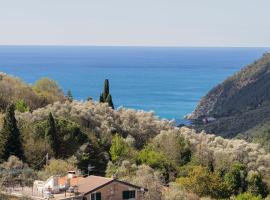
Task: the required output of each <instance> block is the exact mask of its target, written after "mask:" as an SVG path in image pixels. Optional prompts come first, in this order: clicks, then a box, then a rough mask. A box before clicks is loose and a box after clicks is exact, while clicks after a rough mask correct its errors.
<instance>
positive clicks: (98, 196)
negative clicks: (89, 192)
mask: <svg viewBox="0 0 270 200" xmlns="http://www.w3.org/2000/svg"><path fill="white" fill-rule="evenodd" d="M96 200H101V193H100V192H97V193H96Z"/></svg>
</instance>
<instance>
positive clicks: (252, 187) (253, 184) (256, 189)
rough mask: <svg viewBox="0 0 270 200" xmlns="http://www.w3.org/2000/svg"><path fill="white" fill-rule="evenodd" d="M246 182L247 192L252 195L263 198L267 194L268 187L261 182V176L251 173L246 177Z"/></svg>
mask: <svg viewBox="0 0 270 200" xmlns="http://www.w3.org/2000/svg"><path fill="white" fill-rule="evenodd" d="M247 181H248V192H250V193H251V194H253V195H261V196H262V197H263V198H265V197H266V196H267V195H268V193H269V190H268V187H267V185H266V183H264V182H263V180H262V176H261V175H260V174H259V173H258V172H251V173H249V174H248V177H247Z"/></svg>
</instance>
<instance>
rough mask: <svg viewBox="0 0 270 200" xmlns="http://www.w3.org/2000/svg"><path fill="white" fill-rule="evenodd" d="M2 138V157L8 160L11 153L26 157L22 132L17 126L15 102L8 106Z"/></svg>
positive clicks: (0, 135) (0, 136)
mask: <svg viewBox="0 0 270 200" xmlns="http://www.w3.org/2000/svg"><path fill="white" fill-rule="evenodd" d="M0 138H1V147H2V148H1V159H3V160H7V159H8V158H9V156H11V155H14V156H17V157H18V158H20V159H23V158H24V153H23V147H22V142H21V134H20V130H19V129H18V127H17V120H16V118H15V106H14V105H13V104H11V105H9V106H8V107H7V110H6V114H5V117H4V125H3V129H2V131H1V134H0Z"/></svg>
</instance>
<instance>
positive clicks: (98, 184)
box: [78, 176, 148, 194]
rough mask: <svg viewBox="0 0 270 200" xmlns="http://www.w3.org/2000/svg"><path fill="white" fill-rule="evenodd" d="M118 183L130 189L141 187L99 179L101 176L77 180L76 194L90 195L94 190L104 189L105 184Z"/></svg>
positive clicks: (110, 179) (108, 179)
mask: <svg viewBox="0 0 270 200" xmlns="http://www.w3.org/2000/svg"><path fill="white" fill-rule="evenodd" d="M114 181H116V182H118V183H121V184H124V185H128V186H130V187H134V188H137V189H141V187H139V186H136V185H133V184H130V183H127V182H123V181H119V180H117V179H113V178H105V177H101V176H88V177H86V178H83V179H79V182H78V192H79V193H84V194H88V193H91V192H93V191H95V190H98V189H100V188H102V187H104V186H105V185H107V184H110V183H112V182H114ZM144 190H145V191H148V189H146V188H144Z"/></svg>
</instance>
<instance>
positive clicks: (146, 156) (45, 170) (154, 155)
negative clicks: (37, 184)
mask: <svg viewBox="0 0 270 200" xmlns="http://www.w3.org/2000/svg"><path fill="white" fill-rule="evenodd" d="M18 81H19V80H18ZM49 82H51V81H49ZM20 83H21V82H20ZM54 83H55V82H54ZM43 84H44V83H42V84H41V86H42V87H39V90H38V92H37V89H36V88H35V86H27V85H26V84H25V87H29V90H30V91H32V92H33V94H35V95H37V96H39V95H40V94H47V93H45V92H44V90H47V87H43ZM107 87H109V86H107ZM54 88H60V87H58V86H57V87H54ZM105 88H106V87H105ZM106 90H107V89H106ZM58 91H59V90H58ZM104 91H105V90H104ZM107 91H109V90H107ZM50 94H51V93H50ZM54 94H55V93H54ZM57 94H58V93H57ZM59 94H62V93H61V92H60V93H59ZM12 95H13V93H12ZM12 95H11V96H12ZM110 95H111V94H110ZM45 96H46V95H45ZM56 96H58V95H56ZM107 96H108V95H107ZM26 97H27V98H28V96H26ZM26 97H24V96H20V98H18V99H20V101H23V102H24V103H23V106H22V107H23V108H29V109H21V107H17V106H15V105H14V104H16V101H15V100H16V99H17V98H15V96H12V99H15V100H12V101H10V102H8V104H7V106H5V110H4V107H3V110H4V111H3V112H2V114H1V115H2V118H1V121H2V122H1V123H2V128H1V130H0V137H1V148H0V159H1V164H0V168H1V172H2V173H1V174H0V183H1V186H2V187H5V185H6V184H7V182H6V180H7V177H8V180H9V182H8V183H13V181H14V182H15V181H18V180H19V181H20V183H22V184H24V185H31V184H32V183H33V180H34V179H46V178H48V177H49V176H51V175H55V174H59V175H61V174H65V173H66V172H67V171H68V170H76V171H77V172H78V173H79V174H81V175H86V174H87V173H88V171H87V167H88V165H89V164H91V166H94V167H95V168H94V170H93V171H91V173H92V174H95V175H104V176H108V177H111V176H114V177H117V178H118V179H120V180H128V181H129V182H131V183H134V184H138V185H141V186H143V187H146V188H148V189H149V192H147V194H146V196H145V199H146V200H172V199H176V200H177V199H184V200H185V199H186V200H192V199H200V198H203V197H207V198H211V199H228V198H229V197H232V198H235V197H236V198H237V199H241V198H242V197H243V196H248V197H251V198H256V199H262V198H265V197H266V196H267V195H268V193H269V190H268V188H269V186H268V184H269V182H270V177H269V173H270V155H269V154H267V153H266V152H265V150H264V149H263V148H261V147H260V146H259V145H257V144H252V143H248V142H246V141H244V140H229V139H223V138H221V137H217V136H215V135H208V134H206V133H204V132H201V133H195V130H193V129H190V128H186V127H182V128H177V127H175V126H174V124H173V122H170V121H167V120H161V119H159V118H158V117H156V116H155V115H154V113H152V112H144V111H135V110H132V109H125V108H120V109H118V110H116V109H113V106H112V105H113V104H112V98H109V101H106V102H109V104H110V102H111V105H109V104H108V103H103V102H102V101H101V102H100V103H98V102H94V101H93V100H91V99H89V100H88V101H76V100H73V98H72V94H71V92H69V95H67V97H64V95H63V94H62V95H59V97H61V98H60V101H55V99H54V98H53V99H51V101H52V102H51V103H50V104H48V102H47V103H46V104H45V105H44V106H41V105H40V106H37V107H39V108H34V107H30V105H29V104H28V102H32V101H31V98H30V100H27V99H26ZM14 138H16V139H14ZM46 157H49V160H47V162H46V159H45V158H46ZM14 170H15V171H16V173H15V174H12V176H10V171H14Z"/></svg>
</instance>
